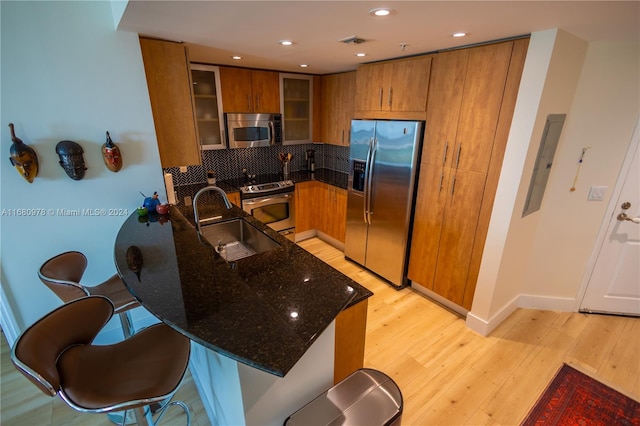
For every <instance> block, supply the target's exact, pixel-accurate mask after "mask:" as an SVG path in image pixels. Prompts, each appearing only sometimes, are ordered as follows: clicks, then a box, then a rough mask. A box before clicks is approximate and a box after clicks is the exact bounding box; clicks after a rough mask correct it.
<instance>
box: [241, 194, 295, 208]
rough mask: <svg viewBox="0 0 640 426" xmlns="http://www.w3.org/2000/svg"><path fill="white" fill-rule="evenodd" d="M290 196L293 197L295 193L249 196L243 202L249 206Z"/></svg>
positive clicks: (268, 202)
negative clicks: (264, 196)
mask: <svg viewBox="0 0 640 426" xmlns="http://www.w3.org/2000/svg"><path fill="white" fill-rule="evenodd" d="M290 198H293V195H290V194H282V195H273V196H267V197H266V198H263V197H256V198H249V199H248V200H247V199H244V200H242V203H243V204H246V205H248V206H253V205H256V204H271V203H273V202H274V201H278V200H288V199H290Z"/></svg>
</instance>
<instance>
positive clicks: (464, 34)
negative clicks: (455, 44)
mask: <svg viewBox="0 0 640 426" xmlns="http://www.w3.org/2000/svg"><path fill="white" fill-rule="evenodd" d="M466 35H467V33H462V32H461V33H453V34H451V37H464V36H466Z"/></svg>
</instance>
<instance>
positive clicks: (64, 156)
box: [56, 141, 87, 180]
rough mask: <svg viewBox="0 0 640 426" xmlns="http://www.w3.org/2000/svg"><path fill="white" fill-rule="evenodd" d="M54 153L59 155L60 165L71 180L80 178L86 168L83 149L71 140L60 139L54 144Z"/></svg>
mask: <svg viewBox="0 0 640 426" xmlns="http://www.w3.org/2000/svg"><path fill="white" fill-rule="evenodd" d="M56 153H58V156H59V157H60V166H62V168H63V169H64V171H65V172H67V176H69V177H70V178H71V179H73V180H81V179H82V178H83V177H84V172H85V170H87V168H86V167H85V166H84V157H83V156H82V154H83V153H84V150H83V149H82V147H81V146H80V145H78V144H77V143H76V142H73V141H60V142H58V144H57V145H56Z"/></svg>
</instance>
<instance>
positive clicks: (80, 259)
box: [38, 251, 89, 303]
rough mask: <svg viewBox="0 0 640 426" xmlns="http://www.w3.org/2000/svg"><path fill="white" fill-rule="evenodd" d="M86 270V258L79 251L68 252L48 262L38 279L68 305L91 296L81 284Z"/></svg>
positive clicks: (43, 266) (39, 273) (40, 271)
mask: <svg viewBox="0 0 640 426" xmlns="http://www.w3.org/2000/svg"><path fill="white" fill-rule="evenodd" d="M86 269H87V258H86V256H85V255H84V254H82V253H80V252H78V251H68V252H66V253H61V254H59V255H57V256H55V257H52V258H51V259H49V260H47V261H46V262H45V263H44V264H43V265H42V266H41V267H40V270H39V271H38V277H40V281H42V282H43V283H44V284H45V285H46V286H47V287H49V288H50V289H51V290H52V291H53V292H54V293H55V294H56V295H57V296H58V297H59V298H60V299H62V301H63V302H65V303H66V302H70V301H72V300H75V299H78V298H80V297H84V296H88V295H89V291H88V290H87V289H85V288H84V286H83V285H82V284H80V279H81V278H82V275H83V274H84V271H85V270H86Z"/></svg>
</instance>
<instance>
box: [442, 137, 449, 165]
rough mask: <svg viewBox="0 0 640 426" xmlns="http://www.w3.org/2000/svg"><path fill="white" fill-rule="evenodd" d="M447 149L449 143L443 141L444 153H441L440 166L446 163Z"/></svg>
mask: <svg viewBox="0 0 640 426" xmlns="http://www.w3.org/2000/svg"><path fill="white" fill-rule="evenodd" d="M448 149H449V141H445V143H444V152H443V153H442V165H443V166H444V164H445V163H446V162H447V150H448Z"/></svg>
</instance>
